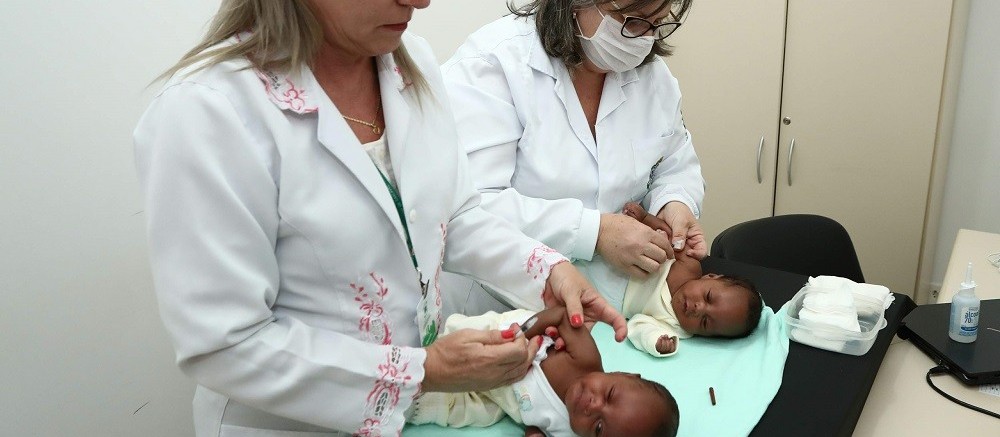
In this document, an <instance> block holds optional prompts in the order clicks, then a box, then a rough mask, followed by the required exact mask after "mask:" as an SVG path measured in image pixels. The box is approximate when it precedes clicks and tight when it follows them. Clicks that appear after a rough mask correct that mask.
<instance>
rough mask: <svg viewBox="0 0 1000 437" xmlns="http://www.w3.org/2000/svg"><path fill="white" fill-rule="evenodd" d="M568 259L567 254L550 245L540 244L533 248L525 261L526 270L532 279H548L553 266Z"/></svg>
mask: <svg viewBox="0 0 1000 437" xmlns="http://www.w3.org/2000/svg"><path fill="white" fill-rule="evenodd" d="M563 261H567V259H566V257H565V256H562V254H561V253H559V252H557V251H556V250H555V249H553V248H551V247H548V246H538V247H536V248H534V249H532V250H531V254H530V255H529V256H528V260H527V261H525V263H524V270H525V272H527V273H528V274H529V275H532V276H531V278H532V279H538V278H542V279H543V280H544V279H547V278H548V276H549V272H550V271H551V270H552V267H553V266H555V265H556V264H559V263H560V262H563Z"/></svg>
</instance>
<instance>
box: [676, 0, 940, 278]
mask: <svg viewBox="0 0 1000 437" xmlns="http://www.w3.org/2000/svg"><path fill="white" fill-rule="evenodd" d="M951 13H952V2H951V1H950V0H879V1H875V2H872V1H861V0H842V1H828V0H794V1H792V0H787V1H786V0H757V1H754V2H752V3H748V2H743V1H739V0H712V1H698V2H695V3H694V7H693V9H692V11H691V13H690V15H689V16H688V17H687V20H686V22H685V23H684V25H683V26H682V27H681V29H680V30H678V32H677V33H676V34H675V35H676V36H675V37H671V39H672V44H674V45H676V46H677V49H676V52H675V55H674V56H672V57H670V58H668V59H667V64H668V65H669V66H670V69H671V71H673V73H674V74H675V75H676V76H677V78H678V79H679V81H680V85H681V91H682V92H683V93H684V102H683V104H682V105H683V110H684V117H685V121H686V123H687V127H688V128H689V129H690V130H691V132H692V136H693V139H694V142H695V147H696V148H697V150H698V155H699V157H700V158H701V161H702V167H703V172H704V175H705V180H706V183H707V190H706V198H705V205H704V208H703V212H702V223H703V225H704V227H705V230H706V237H707V238H708V239H709V241H711V239H712V238H714V237H715V235H717V234H718V233H719V232H720V231H722V230H724V229H725V228H727V227H729V226H731V225H733V224H736V223H740V222H743V221H746V220H750V219H754V218H759V217H765V216H770V215H781V214H794V213H811V214H820V215H825V216H828V217H831V218H833V219H835V220H837V221H839V222H840V223H841V224H843V225H844V226H845V227H846V228H847V230H848V232H850V234H851V237H852V239H853V240H854V244H855V247H856V248H857V250H858V256H859V258H860V260H861V266H862V268H863V270H864V272H865V278H866V279H867V280H868V281H869V282H873V283H880V284H884V285H887V286H889V287H890V288H891V289H892V290H893V291H896V292H900V293H906V294H910V295H912V294H913V290H914V287H915V283H916V277H917V266H918V260H919V257H920V248H921V239H922V236H923V225H924V218H925V213H926V210H927V196H928V187H929V184H930V173H931V171H930V170H931V162H932V159H933V153H934V148H935V140H936V134H937V126H938V116H939V110H940V104H941V90H942V81H943V77H944V69H945V57H946V54H947V47H948V35H949V28H950V25H951ZM793 145H794V146H793Z"/></svg>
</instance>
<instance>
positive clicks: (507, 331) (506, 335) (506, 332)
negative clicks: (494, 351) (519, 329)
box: [500, 329, 514, 340]
mask: <svg viewBox="0 0 1000 437" xmlns="http://www.w3.org/2000/svg"><path fill="white" fill-rule="evenodd" d="M500 336H501V337H503V338H505V339H507V340H510V339H512V338H514V330H513V329H505V330H503V331H500Z"/></svg>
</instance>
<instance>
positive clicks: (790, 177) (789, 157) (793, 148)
mask: <svg viewBox="0 0 1000 437" xmlns="http://www.w3.org/2000/svg"><path fill="white" fill-rule="evenodd" d="M792 153H795V138H792V144H791V145H790V146H788V186H789V187H790V186H792Z"/></svg>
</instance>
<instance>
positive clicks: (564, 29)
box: [507, 0, 692, 67]
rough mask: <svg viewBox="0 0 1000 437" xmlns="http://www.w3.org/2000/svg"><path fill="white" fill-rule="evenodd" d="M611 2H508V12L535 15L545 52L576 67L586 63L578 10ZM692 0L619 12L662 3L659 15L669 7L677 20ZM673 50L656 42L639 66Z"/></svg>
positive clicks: (638, 0) (649, 0)
mask: <svg viewBox="0 0 1000 437" xmlns="http://www.w3.org/2000/svg"><path fill="white" fill-rule="evenodd" d="M611 1H612V0H532V1H529V2H528V3H525V4H524V5H522V6H520V7H518V6H515V5H514V1H513V0H510V1H509V2H508V3H507V9H509V10H510V12H511V13H513V14H514V15H517V16H519V17H529V16H532V15H534V16H535V28H536V29H537V30H538V38H539V39H540V40H541V41H542V47H545V53H547V54H548V55H549V56H551V57H553V58H559V59H561V60H562V61H563V63H564V64H566V66H567V67H576V66H578V65H580V64H582V63H583V56H582V55H581V54H580V53H582V49H581V47H580V40H579V38H577V25H576V19H575V18H574V14H575V11H576V10H577V9H582V8H588V7H591V6H595V5H602V4H606V3H611ZM691 2H692V0H635V1H633V2H632V3H631V4H629V5H628V6H626V7H624V8H621V9H620V10H619V12H623V13H627V12H632V11H637V10H640V9H643V8H645V7H646V6H649V5H651V4H654V3H660V7H658V8H657V9H656V12H657V13H658V12H660V11H661V10H663V8H666V7H670V8H671V9H672V10H673V11H674V15H675V16H676V17H677V19H678V20H683V19H684V16H686V15H687V13H688V11H689V10H690V9H691ZM672 53H673V47H672V46H670V45H669V44H667V41H666V40H663V41H656V43H655V44H653V50H652V51H651V52H650V53H649V56H646V59H644V60H643V61H642V64H640V65H646V64H648V63H650V62H653V60H655V59H656V58H657V57H658V56H670V55H671V54H672Z"/></svg>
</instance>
